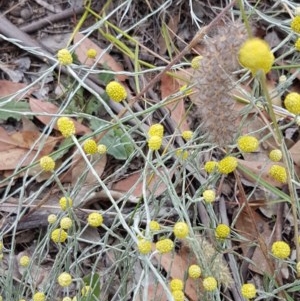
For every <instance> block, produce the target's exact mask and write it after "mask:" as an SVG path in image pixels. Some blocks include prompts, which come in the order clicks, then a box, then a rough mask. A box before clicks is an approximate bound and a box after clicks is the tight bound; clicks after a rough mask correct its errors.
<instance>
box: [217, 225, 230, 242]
mask: <svg viewBox="0 0 300 301" xmlns="http://www.w3.org/2000/svg"><path fill="white" fill-rule="evenodd" d="M229 234H230V228H229V227H228V226H227V225H225V224H219V225H218V226H217V228H216V230H215V235H216V238H218V239H225V238H227V237H228V235H229Z"/></svg>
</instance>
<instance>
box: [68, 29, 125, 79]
mask: <svg viewBox="0 0 300 301" xmlns="http://www.w3.org/2000/svg"><path fill="white" fill-rule="evenodd" d="M83 38H84V35H83V34H81V33H79V32H78V33H76V34H75V36H74V43H78V42H79V41H80V40H81V39H83ZM91 48H93V49H95V50H96V51H97V56H96V58H95V59H90V58H87V56H86V53H87V51H88V50H89V49H91ZM75 53H76V55H77V58H78V60H79V61H80V62H81V63H82V64H85V65H87V66H92V65H94V63H95V61H97V62H98V64H101V65H103V66H108V67H109V68H110V69H111V70H112V71H115V72H122V71H124V69H123V67H122V66H121V64H119V63H118V62H117V61H116V60H115V59H114V58H113V57H112V56H111V55H109V54H108V53H107V52H105V51H104V50H103V49H102V48H100V47H99V46H98V45H96V44H95V43H94V42H92V41H91V40H90V39H89V38H85V39H84V40H83V41H82V42H81V43H80V44H79V45H78V47H76V49H75ZM99 58H100V59H99ZM116 78H117V79H118V80H119V81H125V80H126V79H127V78H128V76H127V75H124V74H118V75H116Z"/></svg>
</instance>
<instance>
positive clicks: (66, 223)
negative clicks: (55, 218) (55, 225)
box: [60, 217, 73, 230]
mask: <svg viewBox="0 0 300 301" xmlns="http://www.w3.org/2000/svg"><path fill="white" fill-rule="evenodd" d="M72 224H73V222H72V220H71V219H70V218H69V217H63V218H62V219H61V221H60V227H61V228H62V229H64V230H68V229H70V228H71V227H72Z"/></svg>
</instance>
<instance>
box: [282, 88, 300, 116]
mask: <svg viewBox="0 0 300 301" xmlns="http://www.w3.org/2000/svg"><path fill="white" fill-rule="evenodd" d="M284 105H285V107H286V109H287V110H288V111H289V112H291V113H293V114H295V115H299V114H300V94H299V93H296V92H292V93H289V94H288V95H287V96H286V97H285V99H284Z"/></svg>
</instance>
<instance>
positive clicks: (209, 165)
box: [204, 161, 219, 174]
mask: <svg viewBox="0 0 300 301" xmlns="http://www.w3.org/2000/svg"><path fill="white" fill-rule="evenodd" d="M218 167H219V163H218V162H216V161H208V162H206V163H205V165H204V170H205V171H206V172H207V173H208V174H209V173H212V172H214V171H217V170H218Z"/></svg>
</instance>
